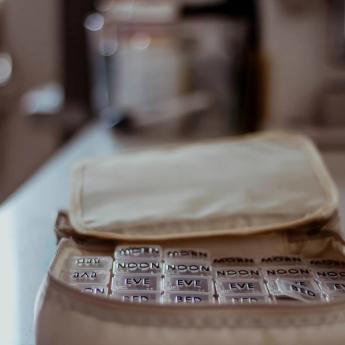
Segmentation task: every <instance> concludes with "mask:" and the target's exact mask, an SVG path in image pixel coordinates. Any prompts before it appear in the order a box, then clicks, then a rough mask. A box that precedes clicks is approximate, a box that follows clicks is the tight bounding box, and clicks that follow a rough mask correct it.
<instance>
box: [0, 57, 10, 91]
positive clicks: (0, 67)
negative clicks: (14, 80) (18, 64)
mask: <svg viewBox="0 0 345 345" xmlns="http://www.w3.org/2000/svg"><path fill="white" fill-rule="evenodd" d="M12 67H13V64H12V58H11V56H10V55H9V54H7V53H0V86H3V85H5V84H6V83H7V82H8V81H9V80H10V78H11V75H12Z"/></svg>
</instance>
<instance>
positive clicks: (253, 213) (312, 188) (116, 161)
mask: <svg viewBox="0 0 345 345" xmlns="http://www.w3.org/2000/svg"><path fill="white" fill-rule="evenodd" d="M337 201H338V199H337V193H336V189H335V187H334V184H333V182H332V180H331V179H330V177H329V175H328V173H327V171H326V169H325V167H324V165H323V163H322V161H321V158H320V156H319V155H318V153H317V151H316V150H315V148H314V146H313V145H312V144H311V142H310V141H309V140H307V139H306V138H305V137H302V136H299V135H292V134H286V133H264V134H259V135H253V136H248V137H244V138H243V139H237V140H219V141H211V142H204V143H197V144H193V145H187V146H172V147H163V148H158V149H153V150H146V151H141V152H132V153H122V154H117V155H116V156H112V157H107V158H104V159H101V160H93V161H88V162H84V163H82V164H80V165H79V166H78V167H77V168H76V170H75V173H74V177H73V185H72V198H71V206H70V218H71V222H72V225H73V226H74V227H75V228H76V229H77V231H79V232H82V233H87V234H90V235H94V236H99V237H107V238H109V237H112V238H117V239H164V238H181V237H198V236H210V235H217V234H227V233H232V234H246V233H252V232H259V231H267V230H272V229H275V228H284V227H285V228H288V227H297V226H300V225H301V224H302V225H303V224H308V222H311V221H313V222H315V221H317V220H320V219H321V220H322V219H327V217H330V216H331V214H333V213H334V211H335V209H336V207H337Z"/></svg>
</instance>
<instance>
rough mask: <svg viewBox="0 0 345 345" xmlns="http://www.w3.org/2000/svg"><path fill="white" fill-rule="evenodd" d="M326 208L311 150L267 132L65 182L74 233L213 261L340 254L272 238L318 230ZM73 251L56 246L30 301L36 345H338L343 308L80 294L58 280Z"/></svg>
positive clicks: (103, 167) (327, 240) (137, 159)
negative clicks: (202, 253)
mask: <svg viewBox="0 0 345 345" xmlns="http://www.w3.org/2000/svg"><path fill="white" fill-rule="evenodd" d="M336 208H337V193H336V189H335V187H334V185H333V183H332V181H331V179H330V177H329V176H328V173H327V171H326V169H325V168H324V166H323V163H322V161H321V159H320V157H319V155H318V154H317V152H316V150H315V148H314V147H313V145H312V144H311V143H310V142H309V141H308V140H307V139H305V138H303V137H301V136H297V135H288V134H282V133H269V134H262V135H258V136H250V137H247V138H245V139H241V140H235V141H218V142H210V143H199V144H196V145H191V146H186V147H172V148H161V149H156V150H152V151H145V152H144V151H143V152H138V153H126V154H121V155H117V156H114V157H112V158H106V159H103V160H97V161H91V162H86V163H83V164H81V165H80V166H79V168H77V170H76V172H75V175H74V180H73V188H72V201H71V209H70V216H71V220H72V224H73V226H74V227H76V228H77V230H78V231H79V232H82V233H85V234H90V235H93V236H98V237H102V238H109V237H112V238H116V239H122V240H124V241H125V240H128V239H132V240H133V239H135V240H137V241H140V240H143V239H146V240H148V239H154V240H160V242H159V243H160V244H162V245H163V246H164V244H166V245H167V244H169V246H174V245H176V246H193V247H194V248H196V247H202V248H207V249H209V250H210V251H211V254H213V255H217V256H218V255H219V256H223V255H228V253H231V255H251V256H255V255H263V254H265V255H266V254H268V255H273V254H289V253H291V254H292V253H294V254H307V255H321V254H322V253H325V255H326V254H327V255H329V254H330V253H333V254H334V255H340V254H339V253H337V254H336V253H335V248H337V249H338V250H339V252H341V251H342V250H343V245H342V244H338V243H333V239H332V237H327V233H326V232H323V236H320V234H318V233H317V232H316V233H315V234H314V235H313V233H310V234H309V233H308V235H309V236H310V238H304V239H303V236H305V234H304V233H303V232H302V233H301V234H302V236H301V238H299V236H297V237H296V234H295V235H294V236H293V237H290V235H288V234H287V233H286V232H284V231H282V230H284V229H290V228H291V227H294V226H298V225H303V224H305V225H308V224H309V225H310V224H324V228H325V229H327V228H328V226H327V224H328V223H327V220H329V219H330V218H331V216H332V215H333V214H334V213H335V212H336ZM318 221H321V223H316V222H318ZM322 221H323V223H322ZM268 230H277V231H271V232H265V231H268ZM220 234H224V236H222V237H220V236H219V237H216V236H214V235H220ZM253 234H255V236H251V235H253ZM234 235H236V236H234ZM238 235H250V236H238ZM204 236H207V238H203V237H204ZM313 236H314V237H313ZM172 239H173V240H174V241H171V240H172ZM165 240H169V241H168V242H165ZM108 245H109V243H108ZM84 246H85V245H84ZM84 246H83V247H80V246H78V245H77V244H76V243H74V241H72V240H62V241H61V243H60V245H59V247H58V252H57V256H56V258H55V260H54V263H53V264H52V266H51V270H50V272H49V274H48V276H47V278H46V280H45V281H44V282H43V284H42V287H41V290H40V291H39V293H38V299H37V302H36V311H35V327H36V344H37V345H47V344H49V345H66V344H68V345H74V344H75V345H79V344H83V345H94V344H98V345H112V344H140V345H161V344H174V345H175V344H179V345H184V344H186V345H187V344H191V343H192V344H198V345H209V344H220V345H222V344H224V345H225V344H226V345H232V344H234V345H235V344H236V345H238V344H244V345H245V344H248V345H254V344H255V345H259V344H260V345H261V344H262V345H263V344H265V345H267V344H268V345H269V344H281V345H288V344H289V345H290V344H303V345H305V344H306V345H308V344H310V345H311V344H313V345H321V344H322V345H323V344H343V342H344V339H345V328H344V322H345V304H344V303H338V304H324V305H300V306H294V307H293V306H284V307H282V306H279V305H267V306H253V305H249V306H244V305H240V306H238V307H236V306H233V305H231V306H221V305H213V306H212V305H210V306H193V307H191V306H180V305H170V306H167V305H160V306H159V305H151V306H150V305H144V304H143V305H136V304H126V303H123V302H120V301H116V300H112V299H106V298H102V297H98V296H90V295H87V294H82V293H80V292H79V291H77V290H75V289H73V288H71V287H69V286H67V285H66V284H64V283H62V282H61V281H59V280H58V279H57V277H58V276H59V272H60V271H61V269H62V267H63V264H64V261H65V259H66V257H67V256H68V255H70V254H71V253H73V254H82V253H85V252H84V250H86V249H85V248H86V247H84ZM97 250H100V251H102V250H105V247H103V246H101V247H99V248H97ZM108 250H113V249H108Z"/></svg>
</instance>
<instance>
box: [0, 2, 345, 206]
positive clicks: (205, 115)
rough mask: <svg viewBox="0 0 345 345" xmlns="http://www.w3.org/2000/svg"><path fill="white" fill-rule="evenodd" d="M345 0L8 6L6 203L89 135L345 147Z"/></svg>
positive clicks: (0, 18) (4, 41)
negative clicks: (278, 133)
mask: <svg viewBox="0 0 345 345" xmlns="http://www.w3.org/2000/svg"><path fill="white" fill-rule="evenodd" d="M344 111H345V1H344V0H313V1H303V0H264V1H259V0H257V1H254V0H229V1H226V0H224V1H218V0H178V1H177V0H136V1H122V0H121V1H120V0H117V1H114V0H113V1H111V0H73V1H70V0H31V1H22V0H10V1H9V0H0V201H2V200H4V199H5V198H6V197H7V196H8V195H10V194H11V193H12V192H13V191H14V190H15V189H16V188H18V186H20V185H21V184H22V183H23V181H25V180H26V179H27V178H28V177H29V176H31V175H32V174H33V173H34V172H35V171H36V170H37V169H38V168H39V167H40V166H41V165H42V164H43V163H44V162H45V161H46V160H47V159H49V158H50V157H52V156H54V154H55V153H56V152H57V150H58V149H59V148H60V147H61V146H63V145H64V144H65V143H66V142H67V141H68V140H70V139H71V138H72V137H74V135H75V134H76V133H78V132H79V131H80V130H81V129H82V128H83V127H84V126H90V125H92V124H94V123H98V124H99V123H101V124H102V126H105V127H108V128H109V130H111V131H113V133H114V136H122V137H126V136H127V137H131V138H138V140H139V139H140V140H142V141H143V142H144V141H145V142H154V143H165V142H171V141H177V140H183V141H186V140H196V139H204V138H211V137H218V136H229V135H236V134H241V133H247V132H253V131H257V130H264V129H272V128H280V129H292V130H299V131H301V132H305V133H307V134H309V135H311V136H312V137H313V138H314V139H315V140H316V142H317V144H318V145H319V146H320V147H321V148H322V149H324V150H327V149H331V150H345V114H344Z"/></svg>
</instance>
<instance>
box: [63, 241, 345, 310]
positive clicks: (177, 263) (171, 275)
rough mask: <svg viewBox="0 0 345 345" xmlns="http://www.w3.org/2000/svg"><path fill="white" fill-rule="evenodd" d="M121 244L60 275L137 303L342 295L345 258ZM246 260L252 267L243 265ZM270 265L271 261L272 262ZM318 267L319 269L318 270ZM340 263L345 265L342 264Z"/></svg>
mask: <svg viewBox="0 0 345 345" xmlns="http://www.w3.org/2000/svg"><path fill="white" fill-rule="evenodd" d="M193 252H194V253H197V251H195V250H194V249H188V248H174V249H169V250H166V251H164V255H163V254H162V253H163V249H162V248H161V247H159V246H154V245H152V246H150V245H144V246H142V247H141V246H140V245H137V246H136V247H135V248H134V247H133V246H119V247H116V248H115V251H114V255H113V256H112V257H110V256H72V257H70V258H67V259H66V262H65V265H64V267H63V268H62V270H61V274H60V277H61V279H63V280H64V281H65V282H67V283H69V284H71V285H72V286H74V287H75V288H76V289H78V290H79V291H81V292H84V293H89V294H94V295H102V296H107V297H109V298H117V299H120V300H122V301H127V302H137V303H158V304H166V303H179V304H181V303H182V304H199V303H219V304H253V303H259V304H260V303H265V304H267V303H269V304H271V303H273V304H275V303H286V302H305V303H310V302H315V303H326V302H329V301H332V300H334V299H335V298H339V299H340V298H344V300H345V279H344V278H342V274H343V273H344V272H345V262H343V261H339V260H332V259H313V260H307V259H303V258H302V257H298V256H272V257H262V258H250V257H236V258H234V257H223V258H215V259H213V260H211V256H210V254H209V253H208V252H207V250H200V249H199V250H198V252H199V253H201V252H202V253H205V255H204V256H198V255H187V254H186V255H183V256H182V257H181V255H179V254H177V255H171V253H193ZM247 265H250V266H247ZM272 265H274V266H272ZM317 267H319V269H317ZM341 267H343V268H341Z"/></svg>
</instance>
